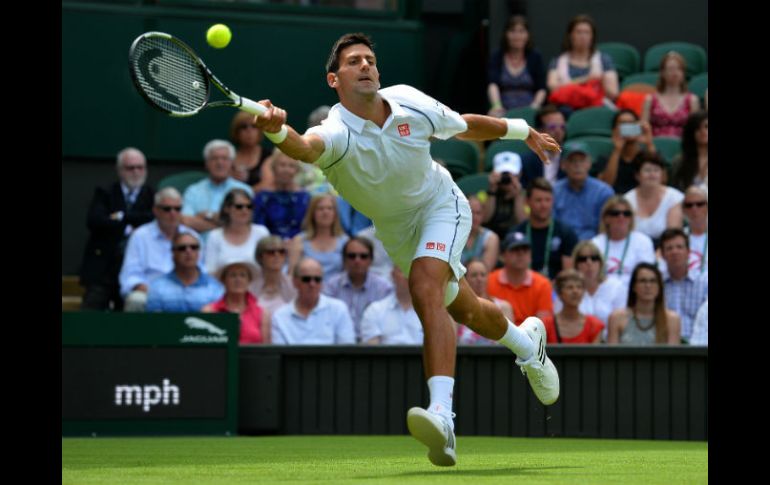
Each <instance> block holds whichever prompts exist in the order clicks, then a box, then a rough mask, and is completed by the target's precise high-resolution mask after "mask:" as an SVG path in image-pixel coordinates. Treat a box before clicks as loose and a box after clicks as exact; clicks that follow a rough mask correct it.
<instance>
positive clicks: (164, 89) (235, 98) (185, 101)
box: [128, 32, 267, 117]
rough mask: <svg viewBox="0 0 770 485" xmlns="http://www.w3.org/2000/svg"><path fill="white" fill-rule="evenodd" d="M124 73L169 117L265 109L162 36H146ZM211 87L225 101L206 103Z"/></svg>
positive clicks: (135, 47) (187, 50)
mask: <svg viewBox="0 0 770 485" xmlns="http://www.w3.org/2000/svg"><path fill="white" fill-rule="evenodd" d="M128 70H129V72H130V73H131V79H132V80H133V82H134V86H136V89H137V90H138V91H139V94H141V95H142V97H143V98H144V99H145V101H147V102H148V103H149V104H150V106H152V107H153V108H155V109H157V110H159V111H162V112H164V113H166V114H168V115H171V116H181V117H184V116H193V115H195V114H198V113H199V112H200V111H201V110H203V109H204V108H215V107H218V106H231V107H234V108H240V109H242V110H244V111H248V112H249V113H252V114H255V115H261V114H262V113H264V112H265V111H267V108H266V107H264V106H262V105H261V104H259V103H257V102H255V101H252V100H251V99H248V98H244V97H243V96H239V95H237V94H235V93H234V92H232V91H230V89H228V88H227V86H225V85H224V84H223V83H222V81H220V80H219V79H217V77H216V76H215V75H214V74H213V73H212V72H211V71H210V70H209V68H208V67H206V64H204V63H203V61H202V60H201V58H200V57H198V55H197V54H196V53H195V51H193V50H192V49H191V48H190V47H189V46H188V45H187V44H185V43H184V42H182V41H181V40H179V39H177V38H175V37H173V36H171V35H169V34H165V33H163V32H147V33H144V34H142V35H140V36H139V37H137V38H136V40H134V42H133V43H132V44H131V49H129V51H128ZM211 84H213V85H214V86H216V87H217V88H219V90H220V91H222V92H223V93H224V94H225V96H227V97H228V98H230V99H228V100H226V101H214V102H210V101H209V95H210V94H211Z"/></svg>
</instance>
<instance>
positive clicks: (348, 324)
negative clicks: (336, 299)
mask: <svg viewBox="0 0 770 485" xmlns="http://www.w3.org/2000/svg"><path fill="white" fill-rule="evenodd" d="M338 308H339V316H338V317H337V318H336V322H335V325H336V326H335V330H334V333H335V336H334V343H336V344H354V343H356V330H355V326H354V325H353V319H351V318H350V312H349V311H348V307H347V305H345V304H344V303H342V302H341V301H340V304H339V307H338Z"/></svg>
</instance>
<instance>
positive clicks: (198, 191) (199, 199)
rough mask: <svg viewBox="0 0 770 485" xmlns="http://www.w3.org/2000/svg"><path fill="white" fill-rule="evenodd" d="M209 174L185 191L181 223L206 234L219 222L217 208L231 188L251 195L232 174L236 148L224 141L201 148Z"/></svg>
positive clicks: (209, 143)
mask: <svg viewBox="0 0 770 485" xmlns="http://www.w3.org/2000/svg"><path fill="white" fill-rule="evenodd" d="M203 158H204V160H206V171H207V172H208V173H209V176H208V177H207V178H205V179H203V180H201V181H199V182H196V183H194V184H192V185H190V186H189V187H187V189H185V191H184V207H183V208H182V222H184V223H185V224H186V225H188V226H190V227H191V228H193V229H195V230H196V231H198V232H200V233H202V234H203V235H204V237H206V236H205V233H206V232H207V231H210V230H212V229H216V228H217V227H219V225H220V223H221V222H220V220H219V209H220V208H221V207H222V201H224V200H225V195H227V193H228V192H230V191H231V190H232V189H243V190H245V191H246V192H247V193H248V194H249V196H251V195H252V194H253V193H252V190H251V187H250V186H249V185H247V184H245V183H243V182H241V181H239V180H235V179H234V178H233V177H231V175H230V174H231V173H232V169H233V159H234V158H235V148H234V147H233V145H232V144H231V143H230V142H228V141H224V140H211V141H210V142H208V143H206V146H205V147H204V148H203Z"/></svg>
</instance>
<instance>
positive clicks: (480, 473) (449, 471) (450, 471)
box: [354, 466, 583, 480]
mask: <svg viewBox="0 0 770 485" xmlns="http://www.w3.org/2000/svg"><path fill="white" fill-rule="evenodd" d="M582 468H583V467H579V466H541V467H532V468H526V467H518V468H493V469H486V470H481V469H479V470H463V469H461V468H443V469H435V470H427V471H419V472H405V473H394V474H384V475H377V476H357V477H354V478H356V479H362V480H371V479H383V478H391V477H392V478H397V477H404V478H406V477H435V476H441V475H443V476H447V477H449V476H455V475H457V476H463V477H500V476H508V475H511V476H512V475H532V474H536V473H537V472H539V471H544V470H567V469H582Z"/></svg>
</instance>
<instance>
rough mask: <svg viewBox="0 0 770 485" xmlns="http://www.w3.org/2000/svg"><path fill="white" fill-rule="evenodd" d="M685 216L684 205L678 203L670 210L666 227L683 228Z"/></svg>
mask: <svg viewBox="0 0 770 485" xmlns="http://www.w3.org/2000/svg"><path fill="white" fill-rule="evenodd" d="M683 222H684V216H683V215H682V203H681V202H680V203H678V204H677V205H675V206H673V207H672V208H670V209H669V210H668V214H666V227H667V228H669V227H676V228H678V229H681V228H682V225H683Z"/></svg>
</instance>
